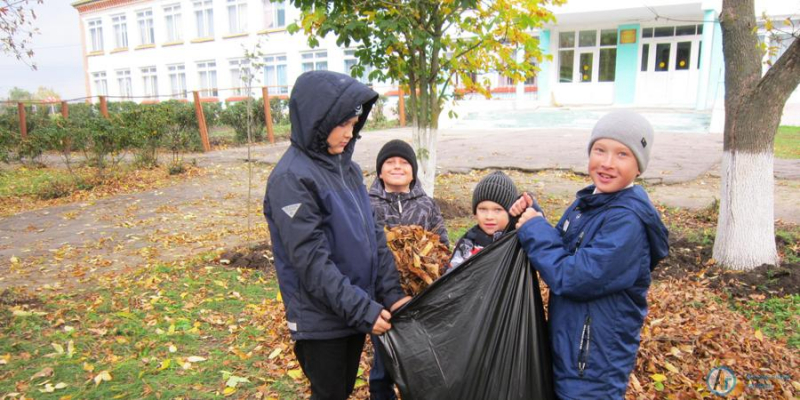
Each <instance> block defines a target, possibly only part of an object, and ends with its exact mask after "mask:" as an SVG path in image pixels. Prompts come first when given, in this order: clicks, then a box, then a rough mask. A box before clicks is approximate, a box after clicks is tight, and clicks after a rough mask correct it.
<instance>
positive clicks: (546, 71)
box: [536, 29, 553, 104]
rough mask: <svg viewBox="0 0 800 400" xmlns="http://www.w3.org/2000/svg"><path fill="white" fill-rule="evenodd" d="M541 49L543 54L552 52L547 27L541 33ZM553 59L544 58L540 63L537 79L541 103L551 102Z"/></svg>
mask: <svg viewBox="0 0 800 400" xmlns="http://www.w3.org/2000/svg"><path fill="white" fill-rule="evenodd" d="M539 49H540V50H541V51H542V55H548V54H550V30H549V29H546V30H543V31H541V32H540V33H539ZM552 66H553V61H546V60H542V62H541V63H539V70H540V71H539V75H538V76H537V79H536V84H537V85H538V92H537V96H538V100H539V103H544V104H550V80H551V79H553V78H552V77H551V76H550V75H551V68H552Z"/></svg>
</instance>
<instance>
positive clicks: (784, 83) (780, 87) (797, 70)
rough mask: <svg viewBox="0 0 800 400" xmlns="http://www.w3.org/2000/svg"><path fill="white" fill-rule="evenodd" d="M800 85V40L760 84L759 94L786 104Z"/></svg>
mask: <svg viewBox="0 0 800 400" xmlns="http://www.w3.org/2000/svg"><path fill="white" fill-rule="evenodd" d="M799 84H800V39H795V40H794V42H792V44H791V45H789V48H788V49H786V52H784V53H783V55H782V56H781V58H779V59H778V61H777V62H776V63H775V64H774V65H773V66H772V67H771V68H770V69H769V70H768V71H767V73H766V74H765V75H764V77H763V78H761V81H759V82H758V86H757V92H758V93H759V94H761V95H762V96H768V97H772V98H775V97H777V99H778V100H779V101H780V102H781V104H783V103H785V102H786V100H788V99H789V96H791V95H792V93H793V92H794V90H795V89H796V88H797V86H798V85H799Z"/></svg>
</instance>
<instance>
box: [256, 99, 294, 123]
mask: <svg viewBox="0 0 800 400" xmlns="http://www.w3.org/2000/svg"><path fill="white" fill-rule="evenodd" d="M262 101H263V100H262ZM261 104H264V103H263V102H262V103H261ZM269 112H270V115H271V116H272V123H273V124H274V125H288V124H289V100H284V99H281V98H278V97H270V99H269Z"/></svg>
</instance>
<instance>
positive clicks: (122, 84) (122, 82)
mask: <svg viewBox="0 0 800 400" xmlns="http://www.w3.org/2000/svg"><path fill="white" fill-rule="evenodd" d="M117 86H119V95H120V96H122V97H126V98H130V97H131V96H132V95H133V89H132V86H131V70H129V69H121V70H119V71H117Z"/></svg>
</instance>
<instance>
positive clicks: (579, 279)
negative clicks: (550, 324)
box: [518, 209, 646, 301]
mask: <svg viewBox="0 0 800 400" xmlns="http://www.w3.org/2000/svg"><path fill="white" fill-rule="evenodd" d="M602 224H603V225H602V226H601V227H600V228H599V229H598V231H597V233H596V234H595V235H594V237H592V238H589V241H588V242H586V243H584V244H583V245H579V247H578V248H577V249H576V250H575V252H574V253H571V252H570V251H569V249H566V248H564V245H563V242H562V240H561V235H560V234H559V231H558V230H556V229H555V228H553V227H552V226H550V224H549V223H548V222H547V220H545V219H544V218H534V219H532V220H530V221H528V222H527V223H525V224H524V225H523V226H522V227H521V228H520V230H519V232H518V237H519V240H520V243H521V244H522V248H523V249H525V252H526V253H527V254H528V258H529V259H530V261H531V264H532V265H533V267H534V268H536V270H537V271H539V274H541V276H542V279H544V281H545V283H547V285H548V286H549V287H550V290H551V291H553V293H555V294H556V295H560V296H565V297H569V298H572V299H575V300H583V301H587V300H592V299H595V298H598V297H602V296H605V295H608V294H611V293H615V292H619V291H621V290H624V289H627V288H630V287H633V285H634V283H635V282H636V279H637V278H638V276H639V273H640V268H639V265H641V263H642V260H641V257H642V245H643V239H642V238H644V237H645V235H646V232H645V230H644V226H643V225H642V222H641V221H640V220H639V217H637V216H636V215H635V214H633V213H632V212H629V211H627V210H623V209H619V210H617V209H614V210H611V211H609V215H607V216H606V218H605V220H604V221H603V222H602Z"/></svg>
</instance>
